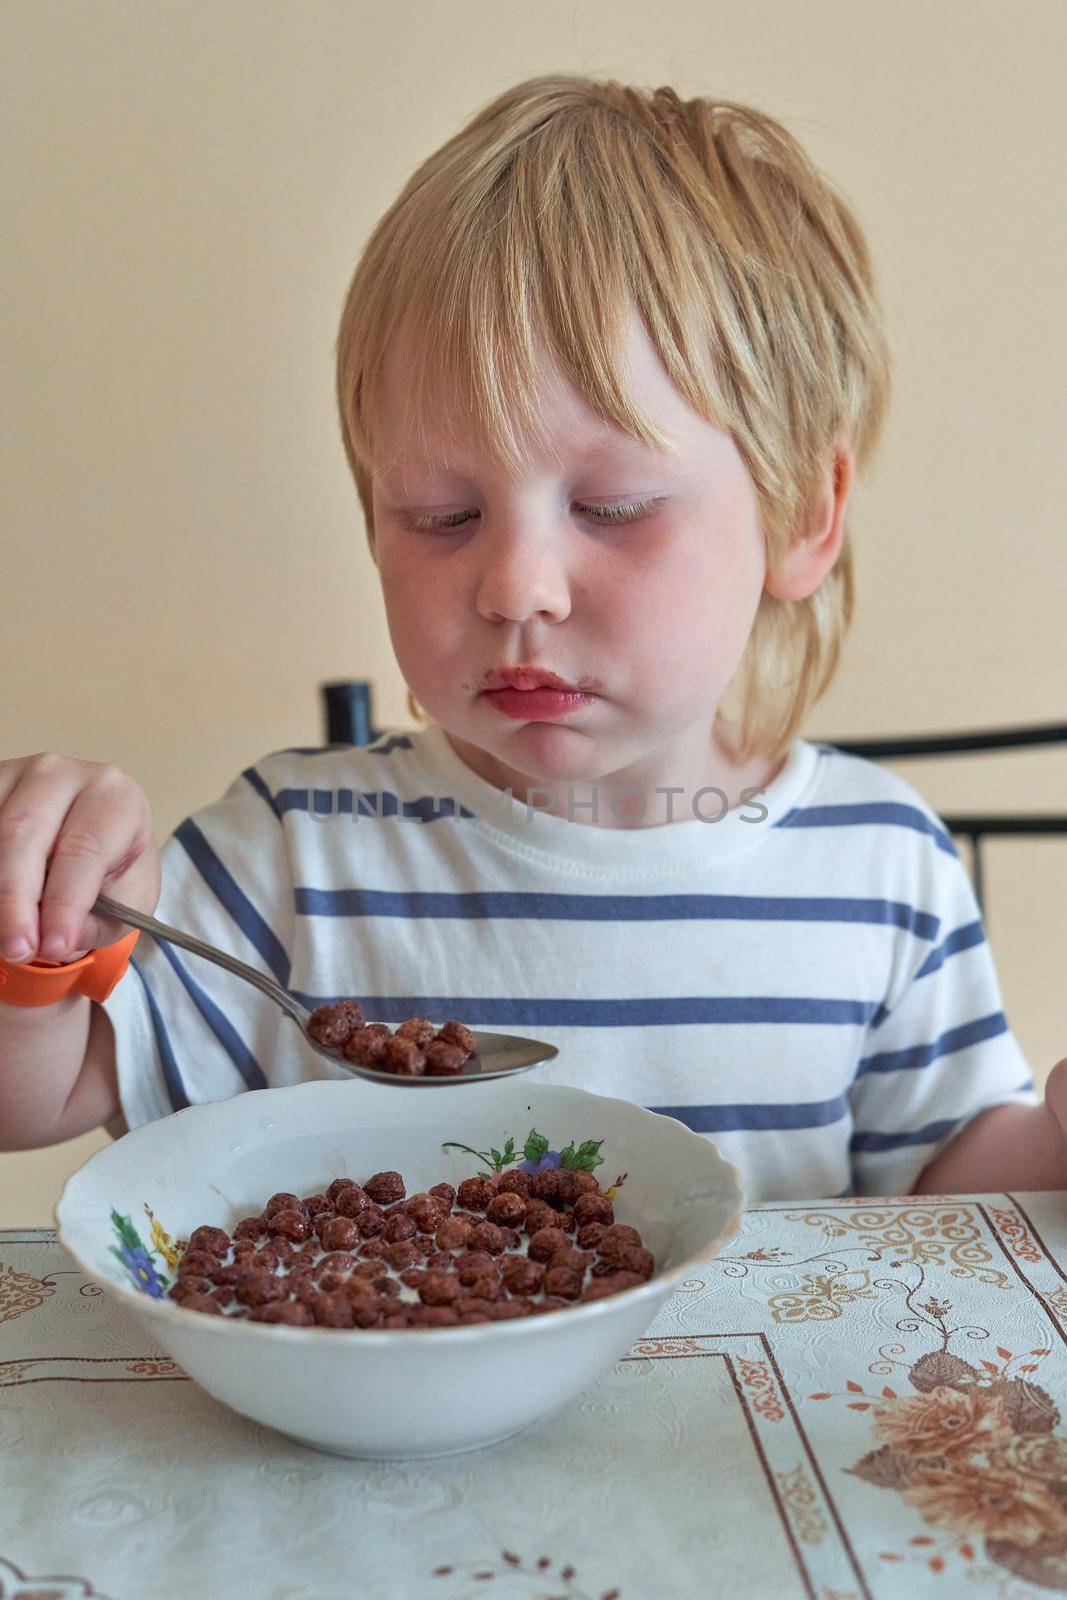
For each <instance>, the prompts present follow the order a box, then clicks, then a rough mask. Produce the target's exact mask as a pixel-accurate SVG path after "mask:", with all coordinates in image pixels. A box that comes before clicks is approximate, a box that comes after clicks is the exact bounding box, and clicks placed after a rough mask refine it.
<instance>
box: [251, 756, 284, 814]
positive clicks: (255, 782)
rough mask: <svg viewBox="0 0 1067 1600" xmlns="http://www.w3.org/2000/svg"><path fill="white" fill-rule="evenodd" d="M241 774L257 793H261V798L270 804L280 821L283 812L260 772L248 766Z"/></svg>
mask: <svg viewBox="0 0 1067 1600" xmlns="http://www.w3.org/2000/svg"><path fill="white" fill-rule="evenodd" d="M241 776H242V778H244V780H245V782H246V783H248V784H250V785H251V787H252V788H253V789H254V790H255V791H256V793H257V794H258V795H259V798H260V799H261V800H263V801H265V802H266V804H267V805H268V806H270V808H271V810H272V811H273V812H274V815H275V816H276V817H277V819H278V821H279V822H280V821H281V820H282V814H281V812H280V811H279V810H278V807H277V806H276V805H275V803H274V796H273V795H272V794H271V792H270V789H269V788H268V787H267V785H266V783H265V782H264V781H263V778H262V777H261V776H260V774H259V773H258V772H257V771H256V769H255V767H246V768H245V770H244V771H243V772H242V774H241Z"/></svg>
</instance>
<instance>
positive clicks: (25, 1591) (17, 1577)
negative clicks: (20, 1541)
mask: <svg viewBox="0 0 1067 1600" xmlns="http://www.w3.org/2000/svg"><path fill="white" fill-rule="evenodd" d="M0 1600H107V1596H106V1595H104V1594H101V1592H100V1590H99V1589H94V1588H93V1586H92V1584H91V1583H89V1582H88V1581H87V1580H86V1579H85V1578H69V1577H57V1578H52V1577H47V1578H31V1577H29V1576H28V1575H27V1574H26V1573H25V1572H22V1571H20V1569H19V1568H18V1567H16V1566H15V1564H14V1563H13V1562H11V1561H5V1560H4V1558H3V1556H0Z"/></svg>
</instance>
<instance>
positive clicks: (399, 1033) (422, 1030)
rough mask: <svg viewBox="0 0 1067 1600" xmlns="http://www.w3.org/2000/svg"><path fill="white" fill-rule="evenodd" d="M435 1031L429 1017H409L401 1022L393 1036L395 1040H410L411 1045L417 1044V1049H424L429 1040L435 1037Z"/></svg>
mask: <svg viewBox="0 0 1067 1600" xmlns="http://www.w3.org/2000/svg"><path fill="white" fill-rule="evenodd" d="M436 1032H437V1029H436V1028H435V1027H434V1025H433V1023H432V1022H431V1021H430V1019H429V1017H409V1018H408V1020H407V1021H406V1022H402V1023H401V1024H400V1026H399V1028H397V1030H396V1033H395V1034H394V1035H393V1037H394V1038H395V1039H410V1040H411V1042H412V1044H417V1045H418V1046H419V1049H420V1050H422V1049H425V1047H426V1046H427V1045H428V1044H429V1042H430V1040H431V1039H432V1038H433V1037H434V1036H435V1034H436Z"/></svg>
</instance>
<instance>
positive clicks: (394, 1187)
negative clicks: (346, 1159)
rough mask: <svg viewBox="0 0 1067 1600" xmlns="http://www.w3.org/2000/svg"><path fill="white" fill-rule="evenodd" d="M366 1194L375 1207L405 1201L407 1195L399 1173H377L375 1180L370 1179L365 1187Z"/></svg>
mask: <svg viewBox="0 0 1067 1600" xmlns="http://www.w3.org/2000/svg"><path fill="white" fill-rule="evenodd" d="M363 1188H364V1190H365V1192H366V1193H367V1194H368V1195H369V1196H370V1198H371V1199H372V1200H373V1201H374V1203H375V1205H379V1206H391V1205H395V1204H396V1202H397V1201H398V1200H403V1199H404V1197H405V1196H406V1194H407V1189H406V1188H405V1187H404V1180H403V1178H402V1177H401V1175H400V1173H399V1172H393V1171H387V1172H376V1173H375V1174H374V1176H373V1178H368V1179H367V1181H366V1183H365V1184H364V1185H363Z"/></svg>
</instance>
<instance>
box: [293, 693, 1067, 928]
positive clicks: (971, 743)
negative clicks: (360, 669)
mask: <svg viewBox="0 0 1067 1600" xmlns="http://www.w3.org/2000/svg"><path fill="white" fill-rule="evenodd" d="M321 690H322V698H323V706H324V711H325V720H326V740H327V743H328V744H373V742H374V740H375V739H377V738H378V736H379V734H380V733H381V732H382V731H383V730H382V729H380V728H378V727H376V725H375V721H374V707H373V698H374V686H373V684H372V683H371V682H370V680H369V679H367V678H357V679H353V680H351V681H348V682H346V681H341V682H336V683H324V684H322V686H321ZM820 742H821V743H822V744H831V745H833V746H834V748H835V749H837V750H844V751H845V752H846V753H847V754H849V755H855V756H865V757H866V759H867V760H868V761H912V760H921V759H922V758H923V757H924V756H925V757H931V756H953V755H965V754H973V753H974V752H976V751H981V750H1032V749H1034V748H1035V747H1036V746H1038V745H1049V744H1067V723H1062V722H1060V723H1050V724H1043V725H1040V726H1037V727H1028V728H1027V727H1023V728H995V729H987V730H986V731H984V732H981V733H933V734H920V735H917V736H912V737H909V738H906V739H823V740H821V741H820ZM942 821H943V822H944V824H945V826H946V828H947V829H948V831H949V832H950V833H951V834H952V835H953V836H954V837H956V838H965V839H968V840H969V841H970V846H971V862H972V872H973V878H974V892H975V897H976V898H977V900H978V905H979V908H980V909H981V912H982V915H983V917H984V916H985V914H986V908H985V899H984V888H985V886H984V882H983V874H982V841H983V840H984V839H985V838H987V837H989V836H991V835H1001V836H1003V835H1005V834H1010V835H1012V836H1014V837H1016V838H1019V837H1029V838H1033V837H1036V836H1038V835H1042V834H1059V835H1064V834H1067V813H1060V814H1056V813H1038V814H1033V813H1031V814H1029V815H1022V814H1019V815H1012V816H1004V815H994V814H992V813H982V812H966V813H952V814H951V815H950V814H949V813H947V812H946V813H945V814H944V815H943V817H942Z"/></svg>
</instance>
